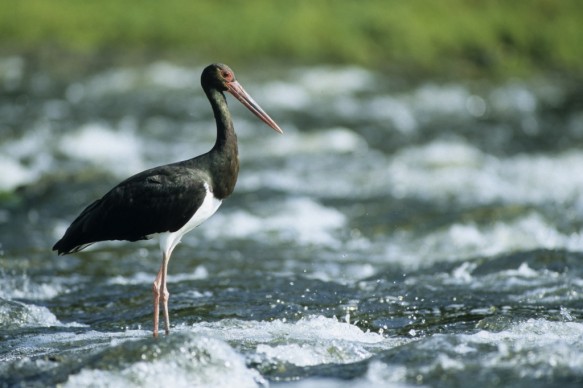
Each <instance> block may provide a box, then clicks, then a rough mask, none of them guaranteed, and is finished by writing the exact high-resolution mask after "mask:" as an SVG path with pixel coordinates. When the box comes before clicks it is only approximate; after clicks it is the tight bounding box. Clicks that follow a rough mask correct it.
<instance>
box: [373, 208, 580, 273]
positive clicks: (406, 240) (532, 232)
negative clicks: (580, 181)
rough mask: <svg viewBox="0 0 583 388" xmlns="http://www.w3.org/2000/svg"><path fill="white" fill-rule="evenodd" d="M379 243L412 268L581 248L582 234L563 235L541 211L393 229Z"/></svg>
mask: <svg viewBox="0 0 583 388" xmlns="http://www.w3.org/2000/svg"><path fill="white" fill-rule="evenodd" d="M382 244H384V246H385V250H384V252H385V253H384V255H382V256H383V257H385V258H386V259H389V260H396V261H398V262H400V263H402V264H404V265H407V266H413V267H415V266H417V265H429V264H431V263H434V262H436V261H441V260H459V259H462V258H467V257H478V256H495V255H498V254H501V253H503V252H512V251H520V250H533V249H538V248H545V249H568V250H571V251H583V234H582V233H574V234H563V233H561V232H559V231H558V230H557V228H556V226H555V225H553V224H552V223H549V222H547V221H546V220H545V219H544V218H543V217H542V216H541V215H540V214H538V213H535V212H530V213H527V214H525V215H523V216H521V217H519V218H516V219H514V220H511V221H497V222H494V223H491V224H485V225H478V224H475V223H473V222H469V223H465V224H459V223H458V224H453V225H451V226H448V227H446V228H443V229H438V230H436V231H433V232H430V233H428V234H423V235H417V234H413V233H410V232H408V231H406V232H396V233H394V234H393V235H392V236H391V237H390V238H389V239H388V241H383V242H382ZM452 252H453V253H454V254H452ZM460 276H462V275H460Z"/></svg>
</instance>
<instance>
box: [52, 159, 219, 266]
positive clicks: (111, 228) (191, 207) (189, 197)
mask: <svg viewBox="0 0 583 388" xmlns="http://www.w3.org/2000/svg"><path fill="white" fill-rule="evenodd" d="M209 180H210V178H209V177H208V176H206V175H205V174H203V173H202V172H200V171H198V170H192V169H188V168H186V167H184V166H180V165H168V166H162V167H157V168H154V169H151V170H146V171H144V172H142V173H139V174H137V175H134V176H132V177H130V178H128V179H126V180H125V181H123V182H121V183H120V184H119V185H117V186H116V187H114V188H113V189H111V190H110V191H109V192H108V193H107V194H106V195H104V196H103V198H101V199H99V200H97V201H95V202H93V203H92V204H91V205H89V206H88V207H87V208H86V209H85V210H83V212H82V213H81V214H80V215H79V216H78V217H77V219H75V221H73V223H72V224H71V226H69V228H68V229H67V231H66V232H65V235H64V236H63V238H62V239H61V240H59V241H58V242H57V243H56V244H55V246H54V247H53V250H57V251H58V252H59V253H61V254H64V253H71V252H76V251H78V250H81V249H83V248H85V247H86V246H87V245H90V244H91V243H94V242H98V241H105V240H129V241H136V240H143V239H146V238H147V236H148V235H151V234H154V233H162V232H168V231H170V232H174V231H176V230H178V229H180V228H181V227H182V226H183V225H184V224H185V223H186V222H187V221H188V220H189V219H190V218H191V217H192V216H193V215H194V213H195V212H196V210H197V209H198V208H199V207H200V205H201V204H202V202H203V201H204V198H205V196H206V194H207V190H206V187H205V183H206V182H209ZM209 186H211V187H212V185H209Z"/></svg>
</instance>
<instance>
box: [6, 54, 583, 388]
mask: <svg viewBox="0 0 583 388" xmlns="http://www.w3.org/2000/svg"><path fill="white" fill-rule="evenodd" d="M201 70H202V67H198V68H197V67H193V68H188V67H181V66H177V65H174V64H171V63H165V62H158V63H152V64H149V65H145V66H143V67H134V68H122V67H118V68H111V69H105V70H99V71H93V72H90V73H88V74H82V75H77V74H76V75H71V76H70V77H63V74H62V73H61V74H60V75H59V76H56V75H54V74H52V73H51V72H50V71H48V70H43V69H42V68H39V67H38V66H32V64H31V63H29V62H27V61H26V60H25V59H22V58H18V57H11V58H0V264H1V267H0V387H12V386H53V385H62V386H65V387H79V386H94V387H110V386H122V385H123V386H152V387H153V386H172V387H179V386H184V387H189V386H206V387H231V386H237V387H254V386H270V385H271V386H285V387H301V388H304V387H387V386H409V385H424V386H443V387H450V386H468V385H475V386H529V387H534V386H580V385H581V384H583V173H582V171H583V170H582V168H583V92H582V91H583V87H582V86H583V84H582V83H581V81H580V80H577V79H575V80H574V79H571V78H566V77H558V76H553V77H549V78H538V79H531V80H509V81H505V82H500V83H496V84H492V83H486V82H478V81H471V82H469V81H467V82H466V81H463V80H460V81H447V82H423V83H418V84H415V83H410V82H403V81H401V80H399V79H397V78H395V77H393V76H391V75H387V74H381V73H375V72H369V71H367V70H364V69H361V68H356V67H315V68H295V69H287V70H281V71H275V70H274V69H270V70H269V71H265V72H260V71H258V70H253V71H245V70H244V69H243V70H239V71H237V69H234V70H235V72H236V74H237V76H238V80H239V81H240V82H241V83H242V84H243V85H244V86H245V87H246V89H247V91H249V92H250V94H251V95H253V96H254V98H255V100H257V101H258V102H259V103H260V104H261V105H262V107H263V108H264V109H265V110H266V111H267V112H268V113H269V114H270V115H271V116H272V117H273V118H274V119H275V120H276V121H277V122H278V123H279V124H280V126H281V127H282V128H283V129H284V131H285V134H284V135H283V136H281V135H277V134H275V133H274V132H273V131H272V130H271V129H269V128H268V127H267V126H265V125H264V124H262V123H261V122H259V121H258V120H256V119H255V117H254V116H252V115H251V114H250V113H248V112H247V111H246V110H245V109H244V108H242V107H241V106H240V105H239V103H238V102H237V101H236V100H234V99H232V98H230V96H229V97H228V100H229V104H230V107H231V110H232V112H233V114H234V122H235V128H236V130H237V133H238V136H239V147H240V159H241V172H240V175H239V181H238V184H237V187H236V189H235V193H234V194H233V195H232V197H230V198H229V199H228V200H226V201H225V202H224V203H223V205H222V207H221V208H220V209H219V211H218V212H217V214H215V215H214V216H213V217H212V218H211V219H210V220H208V221H207V222H206V223H204V224H203V225H201V226H200V227H199V228H197V229H196V230H195V231H193V232H192V233H190V234H188V235H187V236H186V237H185V238H184V239H183V242H182V244H180V245H179V246H178V247H177V248H176V250H175V251H174V254H173V257H172V260H171V262H170V267H169V291H170V295H171V296H170V314H171V324H172V331H171V333H170V335H169V336H162V337H160V338H158V339H153V338H151V329H152V323H151V320H152V317H151V315H152V301H151V299H152V295H151V289H152V282H153V280H154V276H155V274H156V272H157V270H158V267H159V265H160V261H161V257H160V253H159V250H158V243H157V241H155V240H151V241H142V242H136V243H127V242H111V243H100V244H96V245H94V246H92V247H90V248H89V249H87V250H86V251H83V252H81V253H78V254H74V255H68V256H62V257H59V256H57V255H56V254H55V253H54V252H51V250H50V248H51V247H52V245H53V244H54V242H55V241H56V240H57V239H58V238H60V237H61V236H62V234H63V232H64V231H65V229H66V227H67V226H68V225H69V223H70V222H71V221H72V220H73V219H74V218H75V216H76V215H77V214H78V213H79V212H80V211H81V210H82V209H83V208H84V207H85V206H86V205H87V204H89V203H90V202H91V201H93V200H95V199H97V198H99V197H100V196H101V195H103V194H104V193H105V192H106V191H107V190H109V188H111V187H112V186H113V185H115V184H116V183H117V182H119V181H120V180H122V179H124V178H126V177H128V176H130V175H132V174H133V173H136V172H138V171H141V170H142V169H146V168H149V167H153V166H156V165H159V164H165V163H169V162H173V161H178V160H182V159H186V158H190V157H192V156H194V155H197V154H200V153H202V152H205V151H207V150H208V149H209V148H210V147H211V146H212V144H213V141H214V136H215V129H214V128H215V126H214V121H213V118H212V114H211V110H210V106H209V104H208V102H207V101H206V99H205V97H204V94H203V93H202V90H201V88H200V86H199V85H200V83H199V77H200V72H201Z"/></svg>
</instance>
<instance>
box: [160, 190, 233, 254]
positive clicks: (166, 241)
mask: <svg viewBox="0 0 583 388" xmlns="http://www.w3.org/2000/svg"><path fill="white" fill-rule="evenodd" d="M204 187H205V189H206V195H205V197H204V200H203V201H202V203H201V205H200V206H199V207H198V209H196V211H195V212H194V214H193V215H192V217H191V218H190V220H188V221H187V222H186V224H184V225H183V226H182V227H181V228H180V229H178V230H177V231H175V232H165V233H160V248H161V249H162V251H163V252H166V253H168V254H169V253H171V252H172V250H173V249H174V247H176V245H178V243H179V242H180V240H181V239H182V237H183V236H184V235H185V234H186V233H188V232H190V231H191V230H192V229H194V228H196V227H197V226H199V225H200V224H202V223H203V222H204V221H206V220H207V219H208V218H210V217H211V216H212V215H213V214H215V212H216V211H217V209H218V208H219V206H221V203H222V200H220V199H218V198H216V197H215V195H214V193H213V192H212V190H211V189H210V187H209V185H208V184H207V183H205V185H204Z"/></svg>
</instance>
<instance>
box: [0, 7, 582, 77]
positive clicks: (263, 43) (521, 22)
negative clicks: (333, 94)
mask: <svg viewBox="0 0 583 388" xmlns="http://www.w3.org/2000/svg"><path fill="white" fill-rule="evenodd" d="M582 25H583V5H582V3H581V0H499V1H497V0H440V1H433V0H353V1H349V0H344V1H342V0H334V1H332V0H328V1H325V0H287V1H284V0H281V1H276V0H271V1H268V0H247V1H234V0H230V1H225V0H222V1H194V0H165V1H159V0H139V1H122V0H99V1H87V0H85V1H83V0H50V1H47V0H4V1H3V2H2V3H0V53H3V54H4V55H5V54H7V53H43V52H44V53H46V52H59V53H68V54H72V55H75V56H87V57H93V56H112V57H123V56H135V57H140V56H141V57H143V56H144V55H149V56H155V57H159V58H167V59H188V60H194V61H202V62H208V61H209V60H215V59H216V60H221V61H224V62H227V63H234V64H235V63H236V64H248V65H252V64H253V63H257V62H259V61H265V60H275V61H280V62H285V63H295V64H314V63H332V64H335V63H338V64H347V63H350V64H358V65H363V66H367V67H371V68H377V69H383V70H388V71H391V70H394V71H400V72H407V71H411V72H415V73H419V72H421V73H426V74H430V75H435V74H442V75H449V76H455V75H460V76H512V75H529V74H532V73H537V72H547V71H560V72H570V73H580V72H581V70H582V69H583V44H582V43H581V42H582V39H583V28H582Z"/></svg>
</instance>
